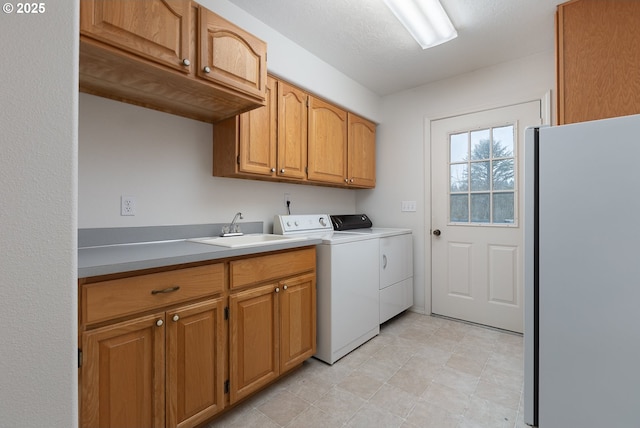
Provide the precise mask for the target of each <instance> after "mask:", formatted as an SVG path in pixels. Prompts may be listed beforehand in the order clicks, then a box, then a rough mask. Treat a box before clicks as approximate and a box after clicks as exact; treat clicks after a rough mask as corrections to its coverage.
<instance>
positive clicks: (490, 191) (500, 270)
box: [431, 100, 541, 333]
mask: <svg viewBox="0 0 640 428" xmlns="http://www.w3.org/2000/svg"><path fill="white" fill-rule="evenodd" d="M540 109H541V101H539V100H537V101H531V102H527V103H522V104H516V105H512V106H507V107H502V108H497V109H492V110H485V111H481V112H477V113H471V114H465V115H462V116H455V117H450V118H446V119H440V120H435V121H433V122H431V174H432V177H431V183H432V188H431V210H432V211H431V213H432V219H431V250H432V251H431V254H432V256H431V275H432V277H431V281H432V282H431V283H432V291H431V293H432V296H431V297H432V299H431V300H432V308H431V310H432V312H433V313H434V314H439V315H444V316H448V317H452V318H457V319H462V320H465V321H471V322H475V323H479V324H484V325H489V326H492V327H497V328H501V329H505V330H511V331H516V332H520V333H521V332H522V331H523V316H524V313H523V307H524V305H523V282H524V277H523V239H524V231H523V221H522V213H523V212H524V208H523V200H524V198H523V197H522V194H521V189H523V188H524V187H523V185H522V179H523V176H524V174H523V172H524V171H523V167H522V165H523V163H522V159H521V158H520V156H521V154H522V153H524V149H523V144H524V130H525V128H526V127H527V126H533V125H539V124H540V123H541V114H540V113H541V110H540Z"/></svg>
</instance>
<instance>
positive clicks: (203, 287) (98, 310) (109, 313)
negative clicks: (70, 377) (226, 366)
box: [82, 263, 224, 324]
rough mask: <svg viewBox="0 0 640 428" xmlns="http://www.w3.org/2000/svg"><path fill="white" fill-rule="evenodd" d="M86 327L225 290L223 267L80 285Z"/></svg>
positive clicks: (211, 266) (83, 318) (184, 270)
mask: <svg viewBox="0 0 640 428" xmlns="http://www.w3.org/2000/svg"><path fill="white" fill-rule="evenodd" d="M82 287H83V290H82V322H83V323H85V324H90V323H95V322H99V321H105V320H108V319H112V318H117V317H121V316H126V315H131V314H135V313H138V312H144V311H147V310H151V309H154V308H159V307H163V306H167V305H172V304H174V303H180V302H184V301H187V300H191V299H196V298H199V297H203V296H208V295H212V294H216V293H220V292H222V291H223V290H224V264H223V263H218V264H213V265H207V266H200V267H195V268H187V269H180V270H175V271H169V272H160V273H153V274H149V275H140V276H135V277H131V278H122V279H114V280H111V281H103V282H97V283H95V284H86V285H83V286H82Z"/></svg>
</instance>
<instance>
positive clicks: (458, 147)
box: [449, 132, 469, 162]
mask: <svg viewBox="0 0 640 428" xmlns="http://www.w3.org/2000/svg"><path fill="white" fill-rule="evenodd" d="M468 136H469V134H468V133H467V132H465V133H464V134H453V135H451V137H449V138H450V141H451V143H450V146H449V149H450V151H449V156H450V159H451V160H450V162H465V161H468V160H469V144H468V139H469V138H468Z"/></svg>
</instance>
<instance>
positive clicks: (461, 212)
mask: <svg viewBox="0 0 640 428" xmlns="http://www.w3.org/2000/svg"><path fill="white" fill-rule="evenodd" d="M449 201H450V213H451V221H452V222H465V223H466V222H468V221H469V196H468V195H467V194H464V195H451V196H450V199H449Z"/></svg>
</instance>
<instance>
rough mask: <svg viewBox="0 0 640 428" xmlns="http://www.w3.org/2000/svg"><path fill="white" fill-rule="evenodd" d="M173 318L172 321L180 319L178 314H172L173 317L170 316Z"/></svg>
mask: <svg viewBox="0 0 640 428" xmlns="http://www.w3.org/2000/svg"><path fill="white" fill-rule="evenodd" d="M171 319H172V320H173V322H178V320H179V319H180V317H179V316H178V314H175V315H174V316H173V318H171Z"/></svg>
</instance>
